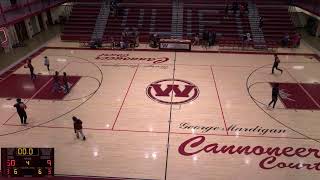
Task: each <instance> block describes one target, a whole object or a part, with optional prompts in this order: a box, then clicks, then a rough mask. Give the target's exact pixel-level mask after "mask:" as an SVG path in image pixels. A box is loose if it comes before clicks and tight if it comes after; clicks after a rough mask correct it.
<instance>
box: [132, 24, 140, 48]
mask: <svg viewBox="0 0 320 180" xmlns="http://www.w3.org/2000/svg"><path fill="white" fill-rule="evenodd" d="M133 35H134V47H139V43H140V42H139V31H138V28H134V32H133Z"/></svg>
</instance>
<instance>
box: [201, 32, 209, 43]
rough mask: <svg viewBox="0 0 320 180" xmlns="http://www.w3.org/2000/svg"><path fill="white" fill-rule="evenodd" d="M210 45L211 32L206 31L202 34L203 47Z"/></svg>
mask: <svg viewBox="0 0 320 180" xmlns="http://www.w3.org/2000/svg"><path fill="white" fill-rule="evenodd" d="M208 43H209V32H208V30H205V31H203V33H202V45H203V46H205V47H207V46H208Z"/></svg>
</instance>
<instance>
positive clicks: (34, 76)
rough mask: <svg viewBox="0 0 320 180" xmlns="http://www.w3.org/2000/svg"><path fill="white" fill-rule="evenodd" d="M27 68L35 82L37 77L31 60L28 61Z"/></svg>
mask: <svg viewBox="0 0 320 180" xmlns="http://www.w3.org/2000/svg"><path fill="white" fill-rule="evenodd" d="M25 68H29V70H30V75H31V79H32V80H35V79H36V75H35V74H34V67H33V66H32V64H31V60H30V59H29V60H28V61H27V65H26V66H25Z"/></svg>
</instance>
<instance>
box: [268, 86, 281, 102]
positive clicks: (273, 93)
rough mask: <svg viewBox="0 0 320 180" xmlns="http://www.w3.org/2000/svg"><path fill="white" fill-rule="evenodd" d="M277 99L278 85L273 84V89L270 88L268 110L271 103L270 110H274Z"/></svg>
mask: <svg viewBox="0 0 320 180" xmlns="http://www.w3.org/2000/svg"><path fill="white" fill-rule="evenodd" d="M278 97H279V83H274V84H273V87H272V100H271V102H270V103H269V105H268V108H269V107H270V105H271V104H272V103H273V106H272V108H274V107H275V106H276V103H277V101H278Z"/></svg>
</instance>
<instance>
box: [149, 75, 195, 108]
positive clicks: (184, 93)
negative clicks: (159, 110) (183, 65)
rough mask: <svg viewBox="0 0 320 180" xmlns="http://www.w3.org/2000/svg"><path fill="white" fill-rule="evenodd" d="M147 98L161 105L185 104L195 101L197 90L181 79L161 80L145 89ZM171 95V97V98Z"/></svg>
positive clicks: (191, 84)
mask: <svg viewBox="0 0 320 180" xmlns="http://www.w3.org/2000/svg"><path fill="white" fill-rule="evenodd" d="M146 91H147V96H148V97H149V98H150V99H152V100H154V101H157V102H159V103H162V104H173V105H178V104H185V103H188V102H191V101H193V100H195V99H196V98H197V97H198V96H199V94H200V91H199V88H198V87H197V86H196V85H194V84H193V83H191V82H189V81H185V80H181V79H174V80H173V79H163V80H159V81H155V82H153V83H151V84H150V85H149V86H148V87H147V89H146ZM171 94H172V95H173V97H172V98H171Z"/></svg>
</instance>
